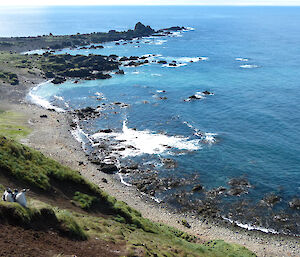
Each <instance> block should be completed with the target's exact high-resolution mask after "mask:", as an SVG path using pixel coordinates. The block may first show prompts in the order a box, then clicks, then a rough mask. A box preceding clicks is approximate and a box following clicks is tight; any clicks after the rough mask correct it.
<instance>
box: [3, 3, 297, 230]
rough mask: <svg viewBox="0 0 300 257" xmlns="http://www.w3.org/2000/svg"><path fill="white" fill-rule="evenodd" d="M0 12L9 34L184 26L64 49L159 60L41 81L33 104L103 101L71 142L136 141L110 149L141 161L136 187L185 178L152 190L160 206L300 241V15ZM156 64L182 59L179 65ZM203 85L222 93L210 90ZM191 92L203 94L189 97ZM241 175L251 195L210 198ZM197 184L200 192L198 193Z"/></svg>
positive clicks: (280, 10) (277, 11) (201, 10)
mask: <svg viewBox="0 0 300 257" xmlns="http://www.w3.org/2000/svg"><path fill="white" fill-rule="evenodd" d="M0 12H1V16H0V24H2V25H1V27H0V36H28V35H32V36H35V35H42V34H49V33H50V32H51V33H53V34H74V33H77V32H80V33H89V32H94V31H108V30H110V29H116V30H127V29H129V28H133V27H134V25H135V23H136V22H138V21H141V22H142V23H144V24H146V25H150V26H151V27H152V28H154V29H160V28H167V27H170V26H177V25H178V26H185V27H186V28H187V30H185V31H183V32H180V33H173V34H172V35H171V36H168V37H149V38H143V39H140V40H133V42H132V43H127V44H123V43H124V42H121V44H120V45H116V44H115V42H110V43H105V44H103V46H104V48H103V49H87V50H79V49H73V50H70V49H63V50H62V51H59V52H57V54H59V53H66V52H67V53H71V54H86V55H88V54H90V53H93V54H103V55H110V54H116V55H118V56H128V57H129V56H143V55H146V56H149V55H151V57H149V60H150V64H148V65H143V66H140V67H134V68H132V67H123V68H122V69H124V71H125V75H113V77H112V78H111V79H108V80H93V81H80V82H79V83H77V84H74V83H73V81H67V82H65V83H64V84H61V85H53V84H52V83H45V84H42V85H40V86H39V87H36V88H34V89H33V90H32V91H31V92H30V96H29V97H28V99H29V100H31V101H35V102H36V103H38V104H41V105H43V106H45V107H47V108H48V107H53V106H54V107H55V108H57V109H58V110H59V111H62V110H64V111H70V110H75V109H80V108H84V107H87V106H91V107H94V108H96V107H97V106H98V108H99V109H101V110H102V115H101V116H100V117H99V118H97V119H93V120H88V121H80V122H79V125H80V130H79V128H78V130H76V131H75V132H73V133H74V136H75V137H76V138H77V139H78V140H81V141H82V142H83V146H84V148H85V150H86V151H88V152H93V151H95V149H98V148H97V147H96V146H95V145H94V146H93V144H91V142H95V141H97V140H98V141H99V140H101V139H105V140H106V141H110V142H111V143H112V144H114V145H115V147H116V148H119V150H120V148H126V147H127V146H128V145H130V146H131V148H126V149H125V150H124V149H122V150H120V151H115V152H112V154H111V157H113V158H115V159H116V160H117V162H118V165H121V166H122V165H123V164H126V165H128V164H131V165H132V164H133V163H138V164H139V168H140V171H139V172H138V173H134V172H133V173H128V174H119V175H120V176H121V178H122V181H124V183H126V184H128V185H131V184H137V181H138V180H145V179H147V175H149V176H150V178H152V177H151V176H154V174H155V176H157V177H159V178H161V179H167V180H168V181H169V182H170V181H178V180H180V181H182V180H183V179H184V180H185V182H183V183H179V185H178V184H177V185H176V186H175V185H173V184H172V183H171V184H170V183H169V182H168V183H169V184H167V186H166V185H165V184H164V187H163V188H159V189H157V190H156V191H155V194H154V193H152V194H151V196H152V197H153V198H154V199H155V200H156V201H158V202H161V201H164V202H167V203H169V205H170V206H171V207H172V208H177V209H178V210H181V211H186V210H188V209H189V208H194V209H196V210H197V209H199V205H200V206H201V204H203V203H204V202H205V201H208V202H210V203H211V201H212V200H211V199H213V201H214V206H217V209H218V213H219V214H218V215H219V216H220V217H222V218H223V219H227V220H230V221H231V222H236V223H238V224H240V225H241V226H244V227H247V228H248V229H260V230H263V231H268V232H273V233H277V232H280V233H286V234H297V235H299V234H300V224H299V220H300V219H299V210H295V209H292V208H290V206H289V202H290V201H291V200H292V199H294V198H295V197H298V198H299V197H300V170H299V169H300V168H299V167H300V157H299V156H300V130H299V126H300V108H299V106H298V104H299V99H300V90H299V87H300V82H299V74H300V65H299V60H300V47H299V45H300V27H299V24H300V8H298V7H199V6H198V7H195V6H190V7H183V6H172V7H161V6H152V7H149V6H147V7H137V6H132V7H124V6H122V7H121V6H119V7H117V6H116V7H45V8H25V9H21V8H16V9H7V8H4V9H3V8H2V9H0ZM137 41H138V42H137ZM152 60H156V61H158V60H166V61H167V62H172V61H176V63H177V66H176V67H169V66H168V65H163V64H157V63H154V62H152ZM206 90H207V91H209V92H211V93H213V94H211V95H205V94H203V93H202V92H204V91H206ZM192 95H196V96H198V97H199V98H200V99H195V100H190V99H189V96H192ZM185 100H189V101H185ZM119 103H121V104H119ZM100 129H112V131H113V132H112V133H99V130H100ZM86 136H87V137H86ZM132 146H133V147H132ZM97 151H98V150H97ZM168 164H171V165H168ZM232 178H243V179H244V180H246V181H247V185H246V186H245V187H244V189H245V190H246V191H245V192H244V193H242V194H241V195H240V196H232V195H230V194H221V195H218V196H216V197H213V198H210V197H208V196H209V193H207V192H209V191H210V190H212V189H215V188H218V187H225V188H226V189H227V190H230V187H231V186H230V185H229V184H228V182H229V181H230V179H232ZM116 179H119V176H117V175H116ZM199 184H200V185H201V186H202V187H203V190H200V192H195V191H192V188H193V187H194V186H195V185H199ZM211 192H212V191H210V196H211ZM180 194H181V196H182V197H181V196H180V197H179V195H180ZM270 195H276V196H278V199H280V200H279V201H275V204H274V205H272V204H269V205H266V204H265V203H264V202H263V201H262V199H263V198H265V197H266V196H270ZM178 198H182V199H184V201H182V200H181V201H179V200H178ZM174 199H175V200H174Z"/></svg>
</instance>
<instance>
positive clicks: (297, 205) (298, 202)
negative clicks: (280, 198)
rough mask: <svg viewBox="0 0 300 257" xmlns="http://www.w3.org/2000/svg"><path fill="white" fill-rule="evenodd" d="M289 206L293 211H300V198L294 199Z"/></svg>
mask: <svg viewBox="0 0 300 257" xmlns="http://www.w3.org/2000/svg"><path fill="white" fill-rule="evenodd" d="M289 206H290V207H291V208H292V209H297V210H300V198H294V199H293V200H292V201H290V202H289Z"/></svg>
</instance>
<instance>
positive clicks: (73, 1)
mask: <svg viewBox="0 0 300 257" xmlns="http://www.w3.org/2000/svg"><path fill="white" fill-rule="evenodd" d="M34 5H35V6H47V5H268V6H269V5H271V6H273V5H274V6H276V5H280V6H285V5H286V6H296V5H297V6H300V0H109V1H107V0H25V1H24V0H9V1H3V0H0V6H34Z"/></svg>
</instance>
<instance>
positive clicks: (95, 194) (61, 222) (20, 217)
mask: <svg viewBox="0 0 300 257" xmlns="http://www.w3.org/2000/svg"><path fill="white" fill-rule="evenodd" d="M0 172H4V173H5V174H6V175H9V176H13V177H14V178H16V179H17V180H19V181H21V182H23V184H25V185H26V186H27V187H31V188H32V187H37V188H39V190H45V191H48V190H51V189H53V188H54V187H55V186H57V185H58V184H59V183H60V182H62V183H61V184H62V185H63V187H61V188H60V190H62V191H63V190H70V188H76V189H78V190H76V191H74V192H71V193H70V192H66V196H68V197H69V200H70V201H75V202H76V203H77V204H78V205H79V206H80V207H81V208H82V209H84V210H87V209H88V210H89V212H85V214H82V213H78V212H74V211H70V210H62V209H59V208H58V207H52V206H49V205H47V204H45V203H43V202H40V201H37V200H32V199H29V204H28V205H29V208H23V207H21V206H20V205H18V204H16V203H5V202H1V204H0V221H1V222H5V221H7V222H11V219H12V217H13V221H14V222H15V223H17V224H19V225H21V226H25V227H26V226H28V227H31V226H33V224H40V226H48V227H49V228H50V227H53V226H54V227H55V225H54V224H58V227H55V228H56V230H57V231H59V232H60V233H62V234H63V235H65V236H68V237H71V238H75V239H78V240H85V239H87V238H88V237H98V238H100V239H102V240H107V241H110V242H115V243H122V244H125V245H126V247H127V249H128V253H129V255H130V254H131V255H134V254H135V252H136V251H142V252H143V253H144V255H145V256H155V255H156V256H245V257H247V256H255V255H254V254H252V253H251V252H250V251H249V250H247V249H246V248H244V247H241V246H238V245H233V244H227V243H225V242H223V241H213V242H209V243H208V244H199V243H195V242H196V238H195V237H194V236H192V235H189V234H187V233H184V232H182V231H180V230H178V229H175V228H172V227H169V226H166V225H163V224H158V223H153V222H151V221H150V220H148V219H145V218H143V217H142V215H141V214H140V213H139V212H138V211H136V210H134V209H133V208H131V207H129V206H128V205H127V204H126V203H124V202H120V201H117V200H116V199H115V198H114V197H112V196H110V195H108V194H107V193H105V192H104V191H102V190H101V189H99V188H98V187H97V186H96V185H94V184H92V183H90V182H88V181H86V180H85V179H84V178H83V177H82V176H81V175H80V174H79V173H78V172H76V171H73V170H71V169H69V168H68V167H65V166H62V165H60V164H59V163H57V162H56V161H54V160H52V159H49V158H47V157H45V156H44V155H43V154H42V153H40V152H37V151H35V150H33V149H31V148H29V147H26V146H24V145H22V144H20V143H18V142H16V141H15V140H12V139H9V138H5V137H3V136H0ZM25 185H24V186H25ZM2 189H3V188H2ZM99 206H100V207H99ZM99 211H101V212H104V214H105V215H104V216H103V215H102V216H101V215H100V216H99V215H96V214H99Z"/></svg>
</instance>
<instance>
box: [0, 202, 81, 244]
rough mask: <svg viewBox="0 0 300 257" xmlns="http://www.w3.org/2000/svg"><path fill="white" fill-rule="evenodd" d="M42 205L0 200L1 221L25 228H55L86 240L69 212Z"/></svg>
mask: <svg viewBox="0 0 300 257" xmlns="http://www.w3.org/2000/svg"><path fill="white" fill-rule="evenodd" d="M54 210H55V209H53V208H51V207H50V206H46V205H44V206H43V207H41V208H35V207H29V208H24V207H22V206H21V205H19V204H18V203H9V202H3V201H0V219H1V223H9V224H12V225H18V226H21V227H25V228H33V229H39V228H45V227H46V228H47V229H50V228H52V229H55V230H57V231H58V232H60V233H61V234H63V235H65V236H68V237H70V238H72V239H78V240H86V239H87V235H86V234H85V232H84V231H83V230H82V228H81V227H80V226H79V225H78V224H77V222H76V221H75V220H74V218H73V216H72V214H71V213H69V212H68V211H65V210H63V211H62V210H56V211H54Z"/></svg>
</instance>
